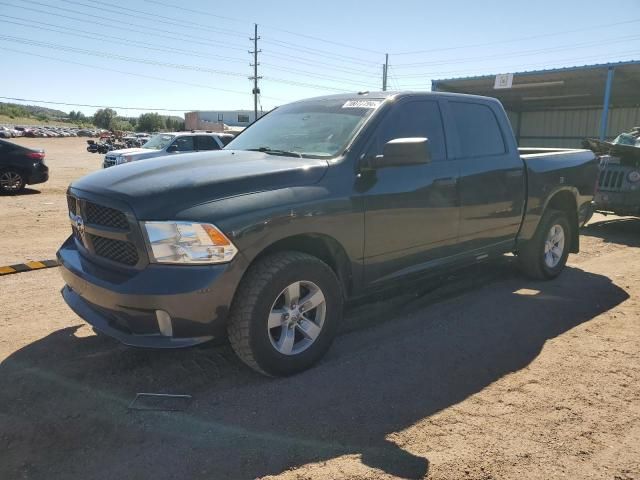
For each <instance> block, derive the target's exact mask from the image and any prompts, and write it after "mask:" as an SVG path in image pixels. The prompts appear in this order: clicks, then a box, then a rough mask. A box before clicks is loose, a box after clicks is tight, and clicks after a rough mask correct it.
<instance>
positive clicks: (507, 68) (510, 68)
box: [403, 50, 640, 88]
mask: <svg viewBox="0 0 640 480" xmlns="http://www.w3.org/2000/svg"><path fill="white" fill-rule="evenodd" d="M617 55H620V56H622V55H640V50H628V51H624V52H617ZM602 57H603V55H591V56H587V57H573V58H565V59H559V60H555V61H553V62H551V63H549V62H545V63H534V64H526V65H519V66H515V65H507V66H500V67H495V71H503V72H504V71H512V72H514V71H518V70H519V71H528V70H526V69H528V68H535V67H546V68H545V69H546V70H549V69H554V68H562V66H566V64H567V63H574V64H575V63H577V62H578V61H584V60H592V59H602ZM555 64H558V65H559V66H554V65H555ZM567 68H571V67H567ZM478 70H479V69H477V68H476V69H471V70H470V69H467V70H453V71H445V72H427V73H425V74H424V77H425V78H429V79H430V78H433V77H438V76H440V77H442V76H443V75H461V74H465V73H466V74H472V75H473V76H474V77H476V76H478V77H482V76H489V75H492V74H493V73H495V72H493V73H490V74H477V72H478ZM543 71H544V70H543ZM424 86H426V84H408V85H407V84H404V86H403V88H411V87H418V88H421V87H424Z"/></svg>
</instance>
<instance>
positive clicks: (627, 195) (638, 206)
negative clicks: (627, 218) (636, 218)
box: [594, 190, 640, 215]
mask: <svg viewBox="0 0 640 480" xmlns="http://www.w3.org/2000/svg"><path fill="white" fill-rule="evenodd" d="M594 201H595V210H596V211H603V212H614V213H617V214H619V215H638V214H640V190H634V191H631V190H629V191H619V192H614V191H600V192H597V193H596V196H595V199H594Z"/></svg>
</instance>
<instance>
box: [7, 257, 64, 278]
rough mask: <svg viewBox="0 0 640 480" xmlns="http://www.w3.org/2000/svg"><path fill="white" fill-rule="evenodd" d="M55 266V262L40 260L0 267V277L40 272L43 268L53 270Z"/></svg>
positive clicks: (56, 262)
mask: <svg viewBox="0 0 640 480" xmlns="http://www.w3.org/2000/svg"><path fill="white" fill-rule="evenodd" d="M57 266H58V261H57V260H40V261H31V262H27V263H17V264H15V265H7V266H4V267H0V277H1V276H3V275H11V274H12V273H22V272H30V271H31V270H41V269H43V268H53V267H57Z"/></svg>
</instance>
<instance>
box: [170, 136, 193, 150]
mask: <svg viewBox="0 0 640 480" xmlns="http://www.w3.org/2000/svg"><path fill="white" fill-rule="evenodd" d="M173 144H174V145H175V146H176V148H177V151H178V152H192V151H193V137H178V138H176V141H175V142H173Z"/></svg>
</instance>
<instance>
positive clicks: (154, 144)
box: [142, 133, 174, 150]
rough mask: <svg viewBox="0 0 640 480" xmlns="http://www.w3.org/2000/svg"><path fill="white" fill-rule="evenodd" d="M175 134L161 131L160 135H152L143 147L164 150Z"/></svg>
mask: <svg viewBox="0 0 640 480" xmlns="http://www.w3.org/2000/svg"><path fill="white" fill-rule="evenodd" d="M173 138H174V136H173V135H165V134H164V133H159V134H158V135H154V136H153V137H151V138H150V139H149V140H148V141H147V142H146V143H145V144H144V145H143V146H142V148H147V149H149V150H162V149H163V148H165V147H166V146H167V145H169V143H170V142H171V140H173Z"/></svg>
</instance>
